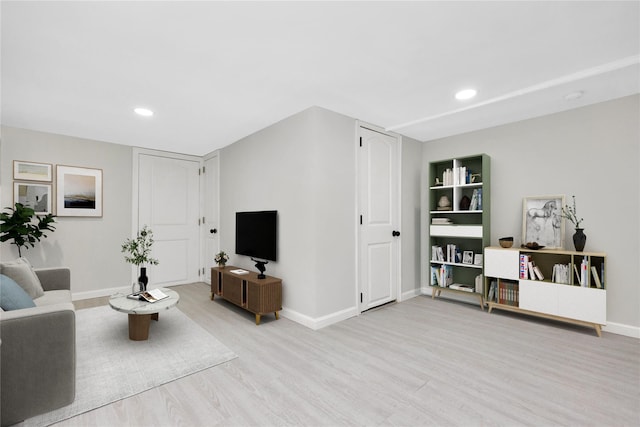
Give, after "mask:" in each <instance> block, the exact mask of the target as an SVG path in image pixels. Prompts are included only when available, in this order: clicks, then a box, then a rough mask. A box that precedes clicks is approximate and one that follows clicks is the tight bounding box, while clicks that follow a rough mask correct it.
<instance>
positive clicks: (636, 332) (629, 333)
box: [602, 322, 640, 338]
mask: <svg viewBox="0 0 640 427" xmlns="http://www.w3.org/2000/svg"><path fill="white" fill-rule="evenodd" d="M602 330H603V331H605V332H610V333H612V334H617V335H624V336H626V337H631V338H640V328H639V327H637V326H630V325H624V324H622V323H613V322H607V324H606V325H605V326H604V327H603V328H602Z"/></svg>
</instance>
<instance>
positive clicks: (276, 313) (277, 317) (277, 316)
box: [274, 311, 280, 320]
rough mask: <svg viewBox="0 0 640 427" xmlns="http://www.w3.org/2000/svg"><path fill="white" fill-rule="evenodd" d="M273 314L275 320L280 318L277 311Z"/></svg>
mask: <svg viewBox="0 0 640 427" xmlns="http://www.w3.org/2000/svg"><path fill="white" fill-rule="evenodd" d="M274 314H275V315H276V320H278V319H279V318H280V315H279V314H278V312H277V311H276V312H275V313H274Z"/></svg>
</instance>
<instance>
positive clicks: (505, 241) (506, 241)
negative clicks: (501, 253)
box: [498, 237, 513, 248]
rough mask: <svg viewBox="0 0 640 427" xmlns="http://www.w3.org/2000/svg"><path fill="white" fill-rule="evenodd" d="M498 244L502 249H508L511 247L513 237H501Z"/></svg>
mask: <svg viewBox="0 0 640 427" xmlns="http://www.w3.org/2000/svg"><path fill="white" fill-rule="evenodd" d="M498 243H500V246H502V247H503V248H510V247H511V246H513V237H501V238H500V239H498Z"/></svg>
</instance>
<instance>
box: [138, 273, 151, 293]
mask: <svg viewBox="0 0 640 427" xmlns="http://www.w3.org/2000/svg"><path fill="white" fill-rule="evenodd" d="M148 283H149V278H148V277H147V267H140V277H138V284H139V285H140V290H141V291H146V290H147V284H148Z"/></svg>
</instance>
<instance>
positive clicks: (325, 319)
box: [280, 307, 358, 331]
mask: <svg viewBox="0 0 640 427" xmlns="http://www.w3.org/2000/svg"><path fill="white" fill-rule="evenodd" d="M280 314H281V315H282V317H286V318H287V319H289V320H293V321H294V322H296V323H299V324H301V325H302V326H306V327H307V328H309V329H313V330H314V331H317V330H318V329H321V328H324V327H326V326H329V325H333V324H334V323H338V322H341V321H343V320H346V319H349V318H350V317H354V316H357V315H358V312H357V309H356V307H351V308H348V309H346V310H341V311H338V312H335V313H331V314H328V315H326V316H322V317H316V318H314V317H310V316H307V315H305V314H302V313H298V312H297V311H294V310H290V309H288V308H286V307H283V308H282V311H281V312H280Z"/></svg>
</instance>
